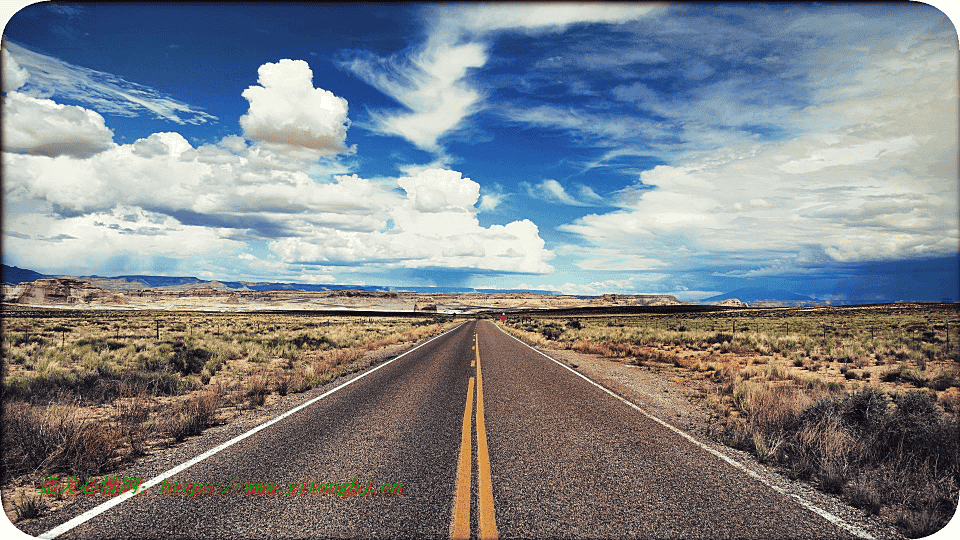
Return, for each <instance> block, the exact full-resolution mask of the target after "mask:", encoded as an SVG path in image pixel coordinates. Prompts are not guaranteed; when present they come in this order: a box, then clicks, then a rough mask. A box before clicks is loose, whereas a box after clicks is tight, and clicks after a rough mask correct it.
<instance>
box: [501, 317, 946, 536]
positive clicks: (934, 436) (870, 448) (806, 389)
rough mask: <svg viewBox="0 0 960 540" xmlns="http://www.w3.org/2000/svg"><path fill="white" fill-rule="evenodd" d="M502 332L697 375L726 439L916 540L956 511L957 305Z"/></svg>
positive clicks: (574, 322) (595, 320) (522, 325)
mask: <svg viewBox="0 0 960 540" xmlns="http://www.w3.org/2000/svg"><path fill="white" fill-rule="evenodd" d="M503 326H504V329H505V330H507V331H508V332H510V333H511V334H513V335H515V336H517V337H519V338H521V339H523V340H524V341H526V342H528V343H530V344H532V345H537V346H540V347H546V348H555V349H573V350H576V351H578V352H582V353H586V354H594V355H599V356H603V357H607V358H611V359H615V360H616V361H621V362H629V363H632V364H636V365H640V366H647V367H649V368H650V369H656V370H661V371H667V372H673V373H676V374H678V375H680V376H683V377H685V378H686V379H689V380H691V381H692V382H693V383H694V384H695V385H697V386H699V387H700V394H701V395H702V396H703V398H702V399H703V405H704V406H705V407H706V408H707V409H708V410H710V411H712V412H713V413H714V415H715V419H714V422H715V429H714V432H715V435H716V437H718V438H719V439H720V440H721V441H723V442H725V443H726V444H728V445H730V446H733V447H736V448H740V449H743V450H746V451H749V452H751V453H753V454H754V455H756V456H757V458H758V460H760V461H761V462H767V463H772V464H776V465H779V466H781V467H782V468H783V469H784V470H786V471H787V472H788V473H789V474H790V475H792V476H794V477H797V478H800V479H804V480H809V481H811V482H812V483H814V484H815V485H816V486H817V487H818V488H819V489H821V490H823V491H825V492H829V493H837V494H840V495H842V496H843V497H844V498H845V499H846V500H847V501H848V502H850V503H851V504H853V505H855V506H857V507H860V508H863V509H865V510H866V511H868V512H871V513H874V514H879V515H880V516H881V517H883V518H885V519H887V520H888V521H889V522H892V523H895V524H896V525H897V526H898V527H899V528H900V530H901V531H902V532H903V533H904V534H905V535H906V536H908V537H920V536H926V535H929V534H931V533H933V532H935V531H937V530H939V529H940V528H941V527H943V525H945V524H946V522H947V521H948V520H949V519H950V517H951V516H952V515H953V514H954V513H955V511H956V508H957V500H958V492H960V375H958V373H960V332H958V330H960V314H958V312H957V311H956V310H953V309H947V308H929V307H922V306H885V307H879V308H876V307H875V308H832V309H820V310H812V311H811V310H808V309H806V310H801V309H787V310H747V311H739V312H736V313H723V312H720V313H700V314H698V313H686V314H678V315H660V314H650V315H638V316H616V317H611V316H591V317H577V318H569V317H566V318H564V317H542V318H533V319H528V320H524V321H509V322H508V324H506V325H503ZM948 330H949V335H948V334H947V331H948ZM948 343H949V346H948Z"/></svg>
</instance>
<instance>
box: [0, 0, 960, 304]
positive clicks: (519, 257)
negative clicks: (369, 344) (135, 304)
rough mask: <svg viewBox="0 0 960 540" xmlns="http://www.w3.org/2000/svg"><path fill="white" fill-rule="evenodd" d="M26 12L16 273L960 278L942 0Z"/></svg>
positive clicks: (916, 286)
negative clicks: (933, 1) (933, 2)
mask: <svg viewBox="0 0 960 540" xmlns="http://www.w3.org/2000/svg"><path fill="white" fill-rule="evenodd" d="M8 17H9V18H10V19H9V22H8V23H7V25H6V27H5V29H4V33H3V51H2V55H3V120H2V122H3V123H2V128H3V148H2V154H3V202H4V216H3V244H2V245H3V247H2V258H3V262H4V263H5V264H8V265H13V266H18V267H21V268H28V269H31V270H36V271H38V272H42V273H50V274H71V275H100V276H115V275H135V274H153V275H167V276H196V277H199V278H202V279H222V280H231V281H233V280H245V281H286V282H303V283H330V284H366V285H390V286H397V287H403V286H424V285H438V286H460V287H474V288H491V289H537V290H549V291H554V292H558V293H565V294H580V295H597V294H605V293H615V294H672V295H675V296H676V297H677V298H678V299H680V300H688V301H696V300H698V299H702V298H707V297H710V296H713V295H717V294H721V293H725V292H729V291H732V290H735V289H738V288H741V287H764V288H768V289H773V290H784V291H790V292H793V293H796V294H801V295H806V296H809V297H811V298H814V299H817V300H821V301H831V302H834V303H860V302H889V301H897V300H919V301H940V300H942V299H944V298H950V299H952V300H958V299H960V291H958V282H960V275H958V261H960V259H958V252H960V239H958V216H960V213H958V180H957V157H958V135H957V133H958V126H957V112H958V111H957V101H958V83H957V79H958V77H957V72H958V71H957V70H958V65H957V58H958V41H957V32H956V29H955V27H954V25H953V23H952V22H951V21H950V19H949V18H948V17H947V16H946V15H944V14H943V13H942V12H940V11H939V10H938V9H936V8H935V7H931V6H929V5H925V4H920V3H858V4H826V5H816V4H780V3H777V4H773V5H755V4H724V3H696V4H683V3H679V4H645V3H630V4H612V3H602V4H579V3H577V4H574V3H558V4H534V5H525V4H516V3H510V4H483V5H459V4H450V3H441V4H428V5H418V4H399V5H393V4H321V5H303V4H270V3H263V4H261V3H258V4H252V3H249V4H247V3H244V4H236V5H231V4H221V3H217V4H212V3H210V4H203V3H201V4H184V3H148V4H137V3H103V4H101V3H82V4H70V3H42V4H34V5H30V6H27V7H24V8H23V9H21V10H19V11H17V12H16V13H15V14H12V15H8Z"/></svg>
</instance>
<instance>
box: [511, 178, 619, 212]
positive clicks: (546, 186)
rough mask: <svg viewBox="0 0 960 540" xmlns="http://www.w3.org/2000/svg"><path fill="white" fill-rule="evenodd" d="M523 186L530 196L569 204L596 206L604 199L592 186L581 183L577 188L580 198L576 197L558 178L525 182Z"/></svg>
mask: <svg viewBox="0 0 960 540" xmlns="http://www.w3.org/2000/svg"><path fill="white" fill-rule="evenodd" d="M521 187H523V189H524V190H525V191H526V192H527V195H529V196H530V197H533V198H535V199H540V200H542V201H547V202H551V203H556V204H565V205H568V206H595V204H596V203H599V202H600V201H602V200H603V197H601V196H600V195H597V193H596V192H595V191H593V189H592V188H590V187H589V186H584V185H580V186H578V188H577V193H578V195H579V198H577V197H574V196H573V195H570V194H569V193H567V190H566V188H564V187H563V184H561V183H560V182H557V181H556V180H544V181H542V182H540V183H538V184H536V185H534V184H530V183H529V182H523V183H522V184H521Z"/></svg>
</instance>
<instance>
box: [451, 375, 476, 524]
mask: <svg viewBox="0 0 960 540" xmlns="http://www.w3.org/2000/svg"><path fill="white" fill-rule="evenodd" d="M472 412H473V377H470V386H468V387H467V405H466V406H465V407H464V411H463V430H462V431H461V434H462V435H461V439H460V462H459V464H458V465H457V495H456V498H455V499H454V506H453V519H452V520H451V522H450V538H457V539H459V538H470V479H471V477H472V476H473V475H471V474H470V473H471V468H472V465H473V441H472V440H471V437H470V435H471V434H472V433H473V430H472V428H471V426H470V420H471V413H472Z"/></svg>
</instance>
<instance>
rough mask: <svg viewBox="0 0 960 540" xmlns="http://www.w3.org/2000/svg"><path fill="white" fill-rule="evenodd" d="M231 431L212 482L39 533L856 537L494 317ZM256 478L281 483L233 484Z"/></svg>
mask: <svg viewBox="0 0 960 540" xmlns="http://www.w3.org/2000/svg"><path fill="white" fill-rule="evenodd" d="M220 446H221V447H222V448H220V449H219V450H217V449H214V450H213V451H211V452H209V454H211V455H209V456H208V457H205V458H203V459H202V460H199V461H198V462H196V463H193V464H190V465H189V466H188V467H186V468H185V469H183V470H181V471H176V472H175V473H174V474H171V475H170V477H169V480H168V482H167V485H170V486H172V485H175V484H176V483H177V482H182V483H184V485H186V482H188V481H189V482H190V483H191V484H200V485H203V486H206V485H209V486H211V487H210V488H203V489H205V490H210V491H215V492H214V493H211V494H209V495H198V496H195V497H190V496H184V495H183V494H182V492H181V493H176V494H166V495H163V494H161V491H162V487H163V483H161V482H160V480H161V479H160V478H159V477H157V478H156V479H155V480H154V482H155V485H151V486H150V487H148V488H147V489H146V491H144V492H143V493H141V494H139V495H137V496H135V497H126V496H125V497H113V498H108V497H102V496H93V497H86V498H84V499H83V501H82V503H81V504H82V506H83V507H84V508H83V511H85V513H83V514H80V510H78V511H76V512H75V514H79V517H76V518H75V519H74V520H73V521H67V518H65V517H55V518H46V519H45V520H41V521H40V525H41V526H42V527H43V528H42V529H40V530H39V531H40V532H43V535H42V536H43V537H48V538H50V537H57V538H108V537H110V538H121V537H122V538H153V537H157V538H164V539H173V538H258V539H268V538H278V539H279V538H315V537H360V538H366V537H438V538H450V537H466V536H470V537H474V538H477V537H496V536H499V537H500V538H510V537H526V538H529V537H536V538H543V537H558V536H561V537H602V538H619V537H643V538H651V537H688V538H728V537H737V538H745V537H746V538H783V537H809V538H835V537H844V538H847V537H853V536H852V535H851V534H850V533H849V532H847V531H846V530H844V529H842V528H840V527H838V526H837V525H835V524H833V523H831V522H830V521H828V520H827V519H825V518H824V517H822V516H821V515H818V514H817V513H816V512H814V511H812V510H811V509H808V508H805V507H804V506H802V505H801V504H800V503H799V502H798V501H797V500H796V499H794V498H791V497H788V496H785V495H783V494H781V493H778V492H777V491H775V490H774V489H772V488H770V487H768V486H766V485H765V484H763V483H761V482H759V481H757V480H755V479H754V478H752V477H751V476H749V475H748V474H747V473H745V472H744V471H742V470H740V469H738V468H737V467H735V466H732V465H731V464H730V463H728V462H726V461H723V460H721V459H720V458H718V457H717V456H715V455H714V454H712V453H710V452H708V451H707V450H706V449H704V448H703V447H701V446H699V445H697V444H695V443H693V442H691V441H690V440H688V439H687V438H684V437H683V436H682V435H680V434H678V433H676V432H675V431H674V430H671V429H669V428H667V427H665V426H664V425H661V424H660V423H658V422H656V421H654V420H652V419H651V418H649V417H647V416H646V415H644V414H642V413H641V412H640V411H638V410H636V408H634V407H631V406H630V405H629V404H627V403H625V402H624V401H623V400H620V399H617V398H616V397H615V396H612V395H611V394H610V393H608V392H605V391H603V390H602V389H601V388H599V387H598V386H596V385H594V384H591V383H590V382H589V381H587V380H585V379H584V378H583V377H581V376H578V375H577V374H575V373H574V372H572V371H571V370H569V369H567V368H566V367H564V366H562V365H560V364H558V363H556V362H553V361H552V360H550V359H548V358H546V357H545V356H544V355H542V354H540V353H538V352H536V351H534V350H532V349H530V348H529V347H527V346H526V345H523V344H522V343H520V342H518V341H517V340H515V339H513V338H512V337H510V336H508V335H506V334H504V333H503V332H502V331H501V330H500V329H499V328H497V326H496V325H495V324H493V323H492V322H489V321H470V322H466V323H464V324H462V325H460V326H458V327H457V328H455V329H454V330H452V331H450V332H448V333H446V334H443V335H441V336H439V337H437V338H435V339H433V340H431V341H429V342H427V343H425V344H422V345H421V346H419V347H418V348H416V349H414V350H412V351H411V352H408V353H407V354H405V355H402V356H400V357H398V358H396V359H395V360H393V361H391V362H389V363H386V364H382V365H380V366H378V367H377V368H376V369H375V370H373V371H371V372H368V373H367V374H365V375H364V376H362V377H361V378H359V379H356V380H354V381H353V382H351V383H349V384H347V385H345V386H342V387H340V388H339V389H338V390H336V391H334V392H332V393H329V392H328V393H327V395H326V396H325V397H322V398H321V399H318V400H315V401H313V402H311V403H309V404H308V405H307V406H305V407H303V408H302V409H300V410H297V411H295V412H294V413H292V414H289V415H287V416H285V417H284V418H282V419H280V420H278V421H275V422H274V423H272V424H270V425H268V426H266V427H263V428H262V429H260V430H259V431H257V432H255V433H253V434H247V435H246V436H244V438H242V439H241V440H236V441H233V442H232V443H228V445H220ZM194 461H196V460H194ZM354 479H356V485H357V486H360V488H361V489H362V491H363V492H369V493H370V494H369V495H367V496H366V497H360V496H357V495H354V496H338V495H329V494H319V493H308V494H302V493H300V492H299V491H300V489H299V487H297V486H294V484H297V485H303V482H304V481H306V482H307V485H308V486H310V487H308V488H307V491H311V487H312V488H313V491H321V490H325V489H327V490H329V489H337V490H339V489H340V488H338V487H337V488H330V487H329V486H330V484H331V483H332V484H336V485H341V486H342V484H343V483H348V484H350V483H352V481H353V480H354ZM244 480H246V483H248V484H251V485H252V483H254V482H258V483H262V482H272V483H274V484H276V485H277V486H278V488H277V489H276V493H274V494H272V495H270V494H264V495H249V494H245V493H241V494H237V493H236V491H237V490H238V489H241V490H242V489H243V488H242V487H239V485H240V484H243V483H245V482H244ZM398 484H399V486H398ZM384 485H386V490H387V493H386V494H384V493H383V489H384ZM324 486H326V487H324ZM181 489H182V488H181ZM291 489H295V490H296V492H295V493H293V494H289V493H290V491H291ZM350 489H353V490H356V489H357V488H350V486H349V485H348V486H347V487H346V488H344V491H345V492H346V491H349V490H350ZM268 490H269V488H268ZM394 491H396V492H398V493H396V494H394ZM223 492H226V493H223ZM104 503H108V504H113V506H112V507H110V508H105V507H104Z"/></svg>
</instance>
